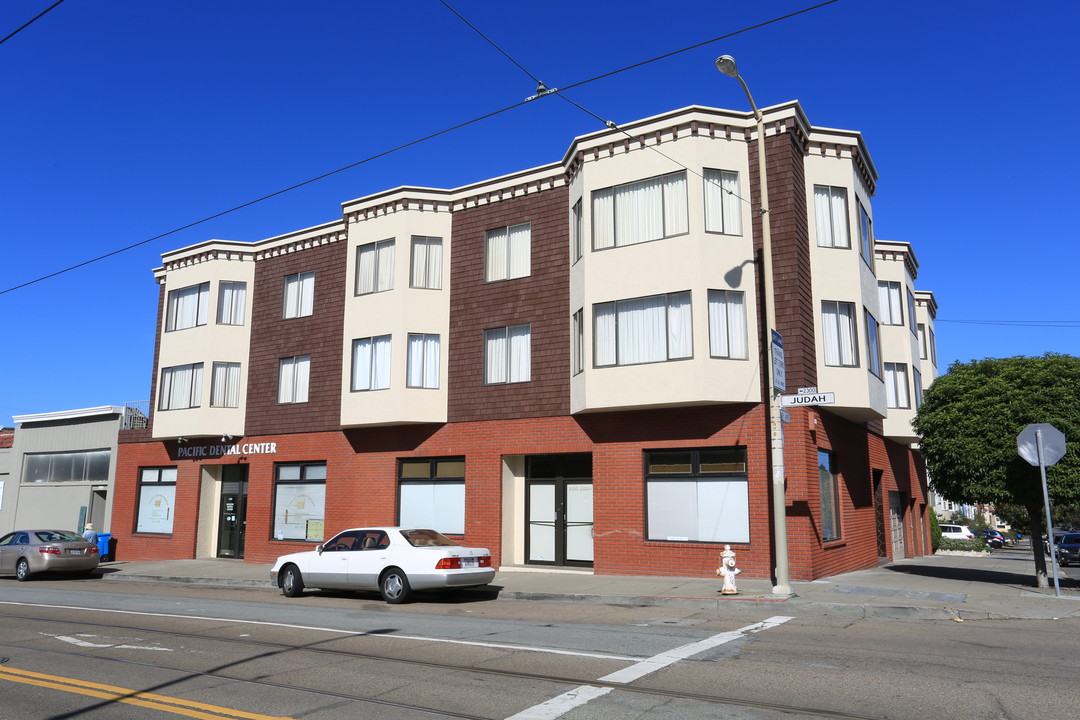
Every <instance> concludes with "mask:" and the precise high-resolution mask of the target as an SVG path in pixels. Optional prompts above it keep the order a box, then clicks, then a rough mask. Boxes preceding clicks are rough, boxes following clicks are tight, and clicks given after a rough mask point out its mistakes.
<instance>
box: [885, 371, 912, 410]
mask: <svg viewBox="0 0 1080 720" xmlns="http://www.w3.org/2000/svg"><path fill="white" fill-rule="evenodd" d="M885 399H886V404H887V405H888V406H889V407H891V408H910V407H911V401H910V399H909V396H908V377H907V365H905V364H904V363H888V362H887V363H885Z"/></svg>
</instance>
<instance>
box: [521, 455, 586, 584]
mask: <svg viewBox="0 0 1080 720" xmlns="http://www.w3.org/2000/svg"><path fill="white" fill-rule="evenodd" d="M525 483H526V488H527V495H526V514H527V516H528V533H527V537H526V557H527V561H528V562H529V563H531V564H538V565H578V566H586V567H589V566H591V565H592V563H593V493H592V456H591V455H589V454H586V453H574V454H568V455H539V456H534V457H530V458H528V459H527V462H526V480H525Z"/></svg>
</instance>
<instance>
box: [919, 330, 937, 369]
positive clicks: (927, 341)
mask: <svg viewBox="0 0 1080 720" xmlns="http://www.w3.org/2000/svg"><path fill="white" fill-rule="evenodd" d="M918 336H919V358H920V359H922V360H929V361H930V362H932V363H933V364H934V365H937V348H935V347H934V328H932V327H927V326H926V325H923V324H922V323H919V327H918Z"/></svg>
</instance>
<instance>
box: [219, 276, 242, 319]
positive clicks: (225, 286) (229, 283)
mask: <svg viewBox="0 0 1080 720" xmlns="http://www.w3.org/2000/svg"><path fill="white" fill-rule="evenodd" d="M246 304H247V283H246V282H239V281H233V280H222V281H221V283H220V284H219V285H218V306H217V322H218V325H243V324H244V306H245V305H246Z"/></svg>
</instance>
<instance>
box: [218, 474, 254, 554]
mask: <svg viewBox="0 0 1080 720" xmlns="http://www.w3.org/2000/svg"><path fill="white" fill-rule="evenodd" d="M246 511H247V465H226V466H224V467H222V469H221V502H220V503H219V505H218V552H217V556H218V557H222V558H238V559H239V558H242V557H244V528H245V525H246V524H247V521H246V517H245V516H246Z"/></svg>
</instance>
